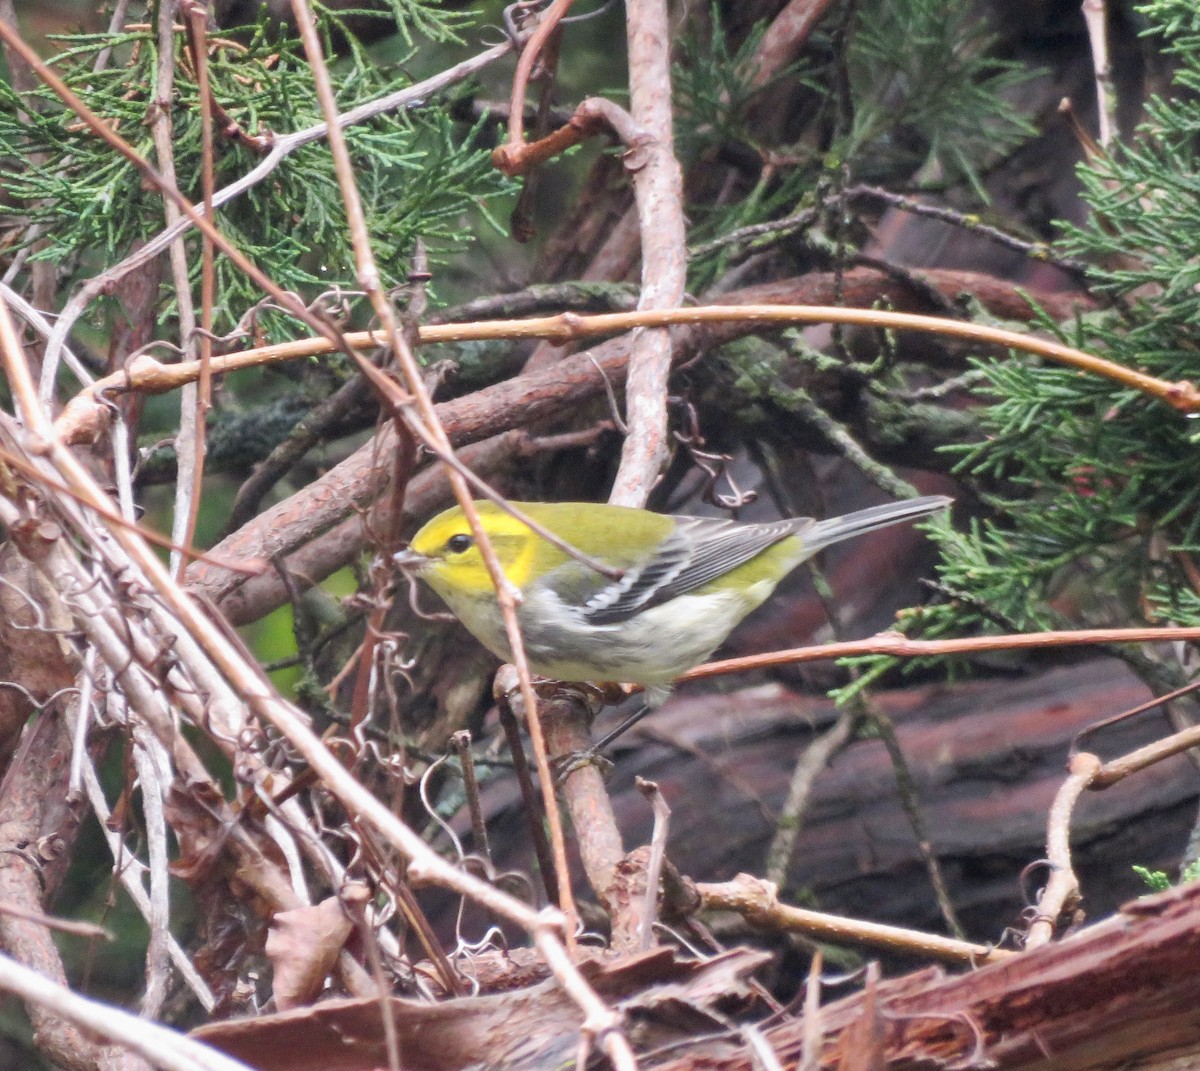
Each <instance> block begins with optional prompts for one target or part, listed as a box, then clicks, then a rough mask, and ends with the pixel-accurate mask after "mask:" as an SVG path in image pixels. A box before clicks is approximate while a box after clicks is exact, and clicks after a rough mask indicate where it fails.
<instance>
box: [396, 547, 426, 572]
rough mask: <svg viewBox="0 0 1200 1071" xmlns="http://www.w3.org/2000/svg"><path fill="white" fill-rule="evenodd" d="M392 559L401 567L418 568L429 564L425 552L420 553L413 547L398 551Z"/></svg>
mask: <svg viewBox="0 0 1200 1071" xmlns="http://www.w3.org/2000/svg"><path fill="white" fill-rule="evenodd" d="M392 561H393V563H394V564H395V565H396V567H397V568H400V569H413V570H416V569H420V568H421V566H423V565H428V564H429V559H428V558H427V557H425V555H424V554H418V553H417V552H416V551H415V550H413V549H412V547H405V548H404V549H403V550H399V551H397V552H396V553H395V554H393V555H392Z"/></svg>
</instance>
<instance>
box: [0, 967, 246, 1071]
mask: <svg viewBox="0 0 1200 1071" xmlns="http://www.w3.org/2000/svg"><path fill="white" fill-rule="evenodd" d="M0 989H3V990H5V991H6V992H9V993H15V994H16V995H17V996H19V997H20V998H21V999H22V1000H24V1001H25V1002H26V1003H29V1004H35V1005H37V1006H38V1007H41V1008H45V1009H46V1010H47V1011H50V1012H52V1013H53V1014H54V1015H56V1016H58V1017H60V1018H62V1019H65V1020H67V1021H68V1022H71V1023H73V1024H74V1025H75V1026H77V1027H79V1028H80V1029H81V1030H86V1031H87V1032H88V1033H91V1034H95V1035H97V1036H99V1037H102V1038H107V1039H108V1040H110V1041H115V1042H116V1043H118V1044H119V1045H122V1046H123V1047H125V1048H127V1049H129V1050H131V1051H132V1052H136V1053H138V1054H139V1055H141V1056H143V1057H145V1059H146V1060H148V1061H149V1062H150V1064H151V1065H153V1066H154V1067H158V1068H162V1069H163V1071H252V1069H251V1068H249V1067H247V1066H246V1065H245V1064H244V1063H242V1062H241V1061H240V1060H234V1059H232V1058H231V1057H229V1056H225V1055H224V1054H223V1053H220V1052H217V1051H216V1050H215V1049H212V1048H209V1046H207V1045H205V1044H203V1043H202V1042H199V1041H194V1040H193V1039H192V1038H189V1037H187V1036H185V1035H183V1034H179V1033H176V1032H175V1031H174V1030H168V1029H167V1028H166V1027H165V1026H159V1025H158V1024H157V1023H150V1022H147V1021H146V1020H145V1019H139V1018H138V1017H137V1016H134V1015H130V1014H129V1012H127V1011H122V1010H121V1009H120V1008H114V1007H113V1006H112V1005H111V1004H101V1003H100V1002H99V1001H96V1000H89V999H88V998H87V997H81V996H79V995H78V994H77V993H72V992H71V991H70V990H69V989H67V988H66V987H65V986H61V985H56V984H55V983H54V982H52V981H50V979H48V978H44V977H43V976H42V975H40V974H38V973H37V971H33V970H30V969H29V968H28V967H23V966H21V964H19V963H17V962H16V961H15V960H12V959H9V958H8V956H5V955H0Z"/></svg>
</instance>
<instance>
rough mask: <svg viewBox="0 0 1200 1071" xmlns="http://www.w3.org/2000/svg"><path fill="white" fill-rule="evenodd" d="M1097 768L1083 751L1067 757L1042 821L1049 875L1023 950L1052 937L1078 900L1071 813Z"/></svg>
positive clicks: (1096, 762) (1093, 760)
mask: <svg viewBox="0 0 1200 1071" xmlns="http://www.w3.org/2000/svg"><path fill="white" fill-rule="evenodd" d="M1099 771H1100V760H1099V759H1098V758H1097V757H1096V756H1095V755H1089V754H1088V753H1087V752H1086V751H1084V752H1080V753H1079V754H1078V755H1075V756H1074V757H1073V758H1072V759H1071V768H1070V774H1069V776H1068V777H1067V779H1066V780H1065V781H1064V782H1063V783H1062V787H1061V788H1059V790H1058V793H1057V795H1055V797H1054V803H1053V804H1052V805H1051V807H1050V817H1049V819H1048V820H1047V823H1046V859H1047V861H1048V862H1049V864H1050V878H1049V880H1048V881H1047V882H1046V887H1045V888H1044V889H1043V890H1042V894H1041V896H1039V897H1038V903H1037V915H1036V917H1035V918H1034V920H1033V924H1032V925H1031V926H1030V927H1029V932H1028V933H1027V934H1026V935H1025V948H1026V950H1029V949H1033V948H1037V947H1038V946H1039V945H1044V944H1046V942H1048V941H1049V940H1050V938H1051V937H1052V936H1054V927H1055V924H1056V923H1057V922H1058V919H1059V916H1060V915H1062V914H1063V913H1064V912H1065V911H1069V910H1071V908H1072V906H1073V905H1074V904H1075V903H1076V902H1078V899H1079V879H1078V878H1077V877H1076V876H1075V871H1074V870H1073V869H1072V868H1071V813H1072V811H1074V809H1075V802H1076V801H1077V800H1078V799H1079V797H1080V794H1081V793H1082V792H1083V790H1084V789H1085V788H1087V787H1088V785H1089V783H1090V782H1091V780H1092V778H1093V777H1095V776H1096V774H1097V773H1098V772H1099Z"/></svg>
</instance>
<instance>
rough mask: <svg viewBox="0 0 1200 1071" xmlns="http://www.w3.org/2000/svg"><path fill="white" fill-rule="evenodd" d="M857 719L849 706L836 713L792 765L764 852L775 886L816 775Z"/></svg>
mask: <svg viewBox="0 0 1200 1071" xmlns="http://www.w3.org/2000/svg"><path fill="white" fill-rule="evenodd" d="M859 720H860V719H859V715H858V712H857V711H856V710H855V709H853V708H852V707H851V706H849V705H847V706H845V707H843V708H842V709H841V710H840V711H838V718H837V721H836V722H834V723H833V725H832V726H831V727H830V728H829V729H828V730H827V731H826V732H824V733H822V734H821V735H820V736H818V737H817V738H816V739H815V740H813V741H812V742H811V743H810V744H809V745H808V747H806V748H805V749H804V754H803V755H801V756H800V758H799V760H798V761H797V762H796V766H795V768H794V769H793V770H792V776H791V779H790V780H789V781H788V791H787V796H786V797H785V798H784V801H783V805H782V806H781V807H780V809H779V819H778V820H777V821H776V822H775V823H774V824H775V833H774V835H773V836H772V837H771V846H770V847H769V848H768V849H767V858H766V862H765V867H764V869H765V871H766V876H767V880H768V881H770V882H773V883H774V884H776V885H782V884H784V881H785V879H786V877H787V869H788V866H789V865H790V864H791V861H792V853H793V852H795V850H796V840H797V838H799V836H800V828H801V819H802V817H803V815H804V812H805V811H806V810H807V809H808V799H809V797H810V796H811V795H812V789H813V785H814V784H815V782H816V780H817V776H818V775H819V774H820V773H821V771H822V770H824V769H825V767H826V766H828V765H829V762H830V760H831V759H832V758H833V756H834V755H836V754H837V753H838V752H839V751H841V750H842V748H844V747H845V746H846V744H847V742H848V741H849V740H850V738H851V737H852V736H853V735H854V730H855V728H856V726H857V725H858V723H859Z"/></svg>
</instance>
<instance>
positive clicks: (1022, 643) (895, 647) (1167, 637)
mask: <svg viewBox="0 0 1200 1071" xmlns="http://www.w3.org/2000/svg"><path fill="white" fill-rule="evenodd" d="M1173 640H1200V628H1183V627H1179V628H1175V627H1170V626H1164V627H1163V628H1093V629H1074V630H1071V631H1067V632H1030V633H1017V634H1015V635H1011V636H974V637H970V638H967V639H960V640H910V639H909V638H908V637H907V636H903V635H901V634H900V633H898V632H880V633H878V634H877V635H875V636H871V637H869V638H868V639H865V640H848V641H846V642H845V643H826V644H821V645H819V646H815V647H793V648H791V649H790V650H787V651H773V652H770V653H768V654H758V655H745V656H744V657H742V658H727V659H725V660H723V661H720V662H708V663H706V664H705V665H703V666H697V667H696V668H695V669H692V670H689V671H688V672H687V673H685V674H684V675H683V676H682V677H680V678H679V679H680V681H697V680H706V679H708V678H709V677H722V676H725V675H726V674H728V673H743V672H746V671H747V670H756V669H766V668H767V667H769V666H786V665H792V664H793V663H796V662H823V661H826V660H827V659H830V658H856V657H858V656H860V655H873V654H886V655H894V656H896V657H897V658H929V657H935V656H940V655H959V654H979V653H982V652H985V651H1024V650H1038V649H1040V648H1048V647H1093V646H1098V645H1100V644H1105V643H1169V642H1171V641H1173ZM1194 744H1195V741H1193V742H1192V744H1188V745H1184V746H1185V747H1190V746H1193V745H1194Z"/></svg>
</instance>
